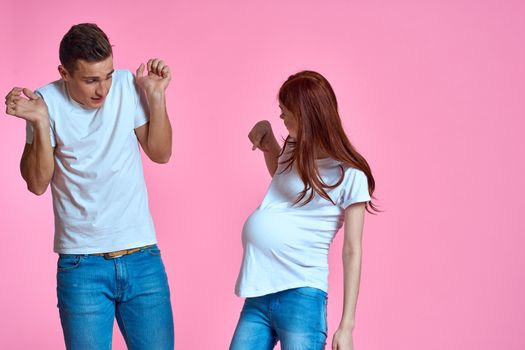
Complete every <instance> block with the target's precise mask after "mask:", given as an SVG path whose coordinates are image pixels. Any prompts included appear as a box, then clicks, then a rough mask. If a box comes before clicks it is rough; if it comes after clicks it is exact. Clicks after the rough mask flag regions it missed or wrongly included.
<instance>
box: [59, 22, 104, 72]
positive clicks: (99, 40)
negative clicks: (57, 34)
mask: <svg viewBox="0 0 525 350" xmlns="http://www.w3.org/2000/svg"><path fill="white" fill-rule="evenodd" d="M112 54H113V50H112V49H111V44H110V43H109V39H108V37H107V35H106V34H105V33H104V32H103V31H102V29H100V28H99V27H98V26H97V25H96V24H93V23H81V24H77V25H74V26H73V27H71V29H69V31H68V32H67V33H66V35H64V37H63V38H62V41H60V49H59V57H60V63H61V64H62V66H64V68H66V70H67V71H68V72H69V74H73V72H74V71H75V70H76V69H77V60H79V59H80V60H85V61H88V62H100V61H103V60H105V59H106V58H108V57H110V56H111V55H112Z"/></svg>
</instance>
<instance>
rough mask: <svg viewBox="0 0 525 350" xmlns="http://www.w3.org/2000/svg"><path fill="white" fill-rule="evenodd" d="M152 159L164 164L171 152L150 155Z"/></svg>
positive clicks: (168, 159)
mask: <svg viewBox="0 0 525 350" xmlns="http://www.w3.org/2000/svg"><path fill="white" fill-rule="evenodd" d="M150 158H151V160H152V161H154V162H155V163H158V164H166V163H168V162H169V161H170V158H171V152H170V153H168V154H161V155H156V156H152V157H150Z"/></svg>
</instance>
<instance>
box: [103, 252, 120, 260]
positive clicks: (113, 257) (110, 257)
mask: <svg viewBox="0 0 525 350" xmlns="http://www.w3.org/2000/svg"><path fill="white" fill-rule="evenodd" d="M122 256H124V254H119V255H111V253H104V259H106V260H112V259H116V258H120V257H122Z"/></svg>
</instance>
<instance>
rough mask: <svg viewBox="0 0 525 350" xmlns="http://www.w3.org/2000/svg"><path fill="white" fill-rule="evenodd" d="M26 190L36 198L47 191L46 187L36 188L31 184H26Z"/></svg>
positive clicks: (36, 186)
mask: <svg viewBox="0 0 525 350" xmlns="http://www.w3.org/2000/svg"><path fill="white" fill-rule="evenodd" d="M27 189H28V190H29V192H31V193H33V194H35V195H37V196H41V195H43V194H44V193H46V190H47V185H45V186H42V185H40V186H38V185H33V184H30V183H28V184H27Z"/></svg>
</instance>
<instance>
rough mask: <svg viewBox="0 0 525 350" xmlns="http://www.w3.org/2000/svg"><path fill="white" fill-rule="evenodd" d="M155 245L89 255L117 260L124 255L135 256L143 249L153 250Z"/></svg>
mask: <svg viewBox="0 0 525 350" xmlns="http://www.w3.org/2000/svg"><path fill="white" fill-rule="evenodd" d="M154 245H155V244H150V245H146V246H144V247H138V248H131V249H124V250H117V251H115V252H109V253H95V254H89V255H94V256H103V257H104V258H106V259H115V258H120V257H121V256H124V255H129V254H133V253H136V252H138V251H140V250H142V249H148V248H151V247H153V246H154Z"/></svg>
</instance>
